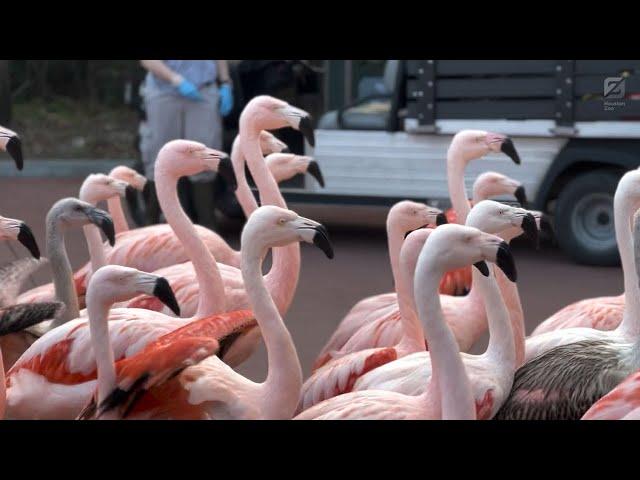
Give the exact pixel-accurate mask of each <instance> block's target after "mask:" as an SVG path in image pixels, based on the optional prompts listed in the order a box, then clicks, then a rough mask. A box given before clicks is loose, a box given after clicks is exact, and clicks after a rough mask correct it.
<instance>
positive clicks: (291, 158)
mask: <svg viewBox="0 0 640 480" xmlns="http://www.w3.org/2000/svg"><path fill="white" fill-rule="evenodd" d="M265 162H267V167H268V168H269V171H270V172H271V174H272V175H273V178H275V180H276V182H277V183H280V182H283V181H285V180H289V179H290V178H292V177H293V176H295V175H297V174H299V173H301V174H305V173H308V174H309V175H311V176H312V177H313V178H315V179H316V181H317V182H318V183H319V184H320V186H321V187H324V178H323V176H322V171H321V170H320V165H318V162H316V161H315V160H314V159H313V157H307V156H304V155H294V154H293V153H272V154H270V155H268V156H267V157H266V158H265Z"/></svg>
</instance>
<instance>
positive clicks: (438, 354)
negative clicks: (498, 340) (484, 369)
mask: <svg viewBox="0 0 640 480" xmlns="http://www.w3.org/2000/svg"><path fill="white" fill-rule="evenodd" d="M421 256H422V254H421ZM421 274H422V275H421V276H422V284H420V283H418V281H417V280H416V289H415V298H416V302H417V307H418V314H419V316H420V319H421V320H422V324H423V325H424V331H425V334H426V337H427V342H428V343H429V356H430V357H431V371H432V374H431V380H430V384H429V388H427V390H426V391H425V393H424V394H423V395H427V394H429V395H434V394H435V395H437V396H438V398H439V399H440V405H441V409H442V419H443V420H447V419H460V420H463V419H468V420H473V419H475V418H476V410H475V402H474V399H473V394H472V392H471V385H470V383H469V378H468V376H467V372H466V370H465V368H464V364H463V363H462V357H461V356H460V351H459V350H458V344H457V342H456V339H455V337H454V336H453V333H452V332H451V330H450V329H449V327H448V326H447V323H446V322H445V320H444V316H443V314H442V307H441V305H440V294H439V293H438V290H439V287H440V280H441V279H442V276H443V274H444V272H438V271H435V269H433V268H431V269H426V270H425V271H423V272H421ZM416 278H417V275H416Z"/></svg>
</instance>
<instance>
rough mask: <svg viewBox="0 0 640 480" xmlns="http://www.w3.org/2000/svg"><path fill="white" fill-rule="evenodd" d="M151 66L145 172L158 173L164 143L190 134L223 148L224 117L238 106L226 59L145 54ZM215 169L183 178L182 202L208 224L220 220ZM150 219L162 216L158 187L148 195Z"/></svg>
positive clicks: (147, 82) (146, 90)
mask: <svg viewBox="0 0 640 480" xmlns="http://www.w3.org/2000/svg"><path fill="white" fill-rule="evenodd" d="M140 63H141V64H142V66H143V67H144V68H145V69H146V70H147V77H146V79H145V83H144V101H145V109H146V114H147V125H146V128H145V134H144V136H143V138H142V142H141V143H142V145H143V148H142V158H143V163H144V168H145V175H146V176H147V177H148V178H153V175H154V164H155V159H156V157H157V155H158V152H159V151H160V149H161V148H162V146H163V145H164V144H165V143H167V142H169V141H171V140H175V139H179V138H184V139H187V140H194V141H196V142H200V143H204V144H205V145H206V146H207V147H210V148H215V149H218V150H220V149H222V118H221V116H226V115H228V114H229V112H230V111H231V109H232V108H233V93H232V88H231V81H230V78H229V68H228V65H227V61H226V60H141V61H140ZM214 178H215V173H213V172H203V173H201V174H198V175H195V176H192V177H189V178H182V179H181V180H180V183H179V185H178V193H179V196H180V202H181V203H182V206H183V208H184V209H185V211H186V212H187V214H188V215H189V217H190V218H191V219H192V220H193V221H194V222H195V223H199V224H201V225H205V226H208V227H213V226H214V225H215V216H214V208H213V205H212V202H213V180H214ZM145 201H146V204H147V208H146V210H147V220H148V222H149V223H150V224H154V223H158V222H159V220H160V208H159V206H158V203H157V198H156V194H155V191H150V192H149V194H148V195H147V198H146V199H145Z"/></svg>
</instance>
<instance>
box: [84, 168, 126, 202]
mask: <svg viewBox="0 0 640 480" xmlns="http://www.w3.org/2000/svg"><path fill="white" fill-rule="evenodd" d="M127 188H129V184H128V183H127V182H125V181H123V180H118V179H115V178H112V177H110V176H109V175H105V174H104V173H92V174H91V175H89V176H88V177H87V178H85V180H84V182H82V186H81V187H80V195H79V196H78V198H80V200H82V201H85V202H88V203H90V204H92V205H96V204H97V203H98V202H100V201H102V200H108V199H109V198H112V197H124V196H125V194H126V192H127Z"/></svg>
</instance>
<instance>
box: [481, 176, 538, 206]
mask: <svg viewBox="0 0 640 480" xmlns="http://www.w3.org/2000/svg"><path fill="white" fill-rule="evenodd" d="M502 195H513V196H514V197H516V200H518V203H520V206H521V207H523V208H527V194H526V192H525V190H524V186H523V185H522V183H520V182H519V181H518V180H514V179H513V178H510V177H507V176H506V175H503V174H501V173H498V172H485V173H483V174H481V175H479V176H478V178H476V181H475V182H474V184H473V197H474V198H481V199H486V198H491V197H499V196H502Z"/></svg>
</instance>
